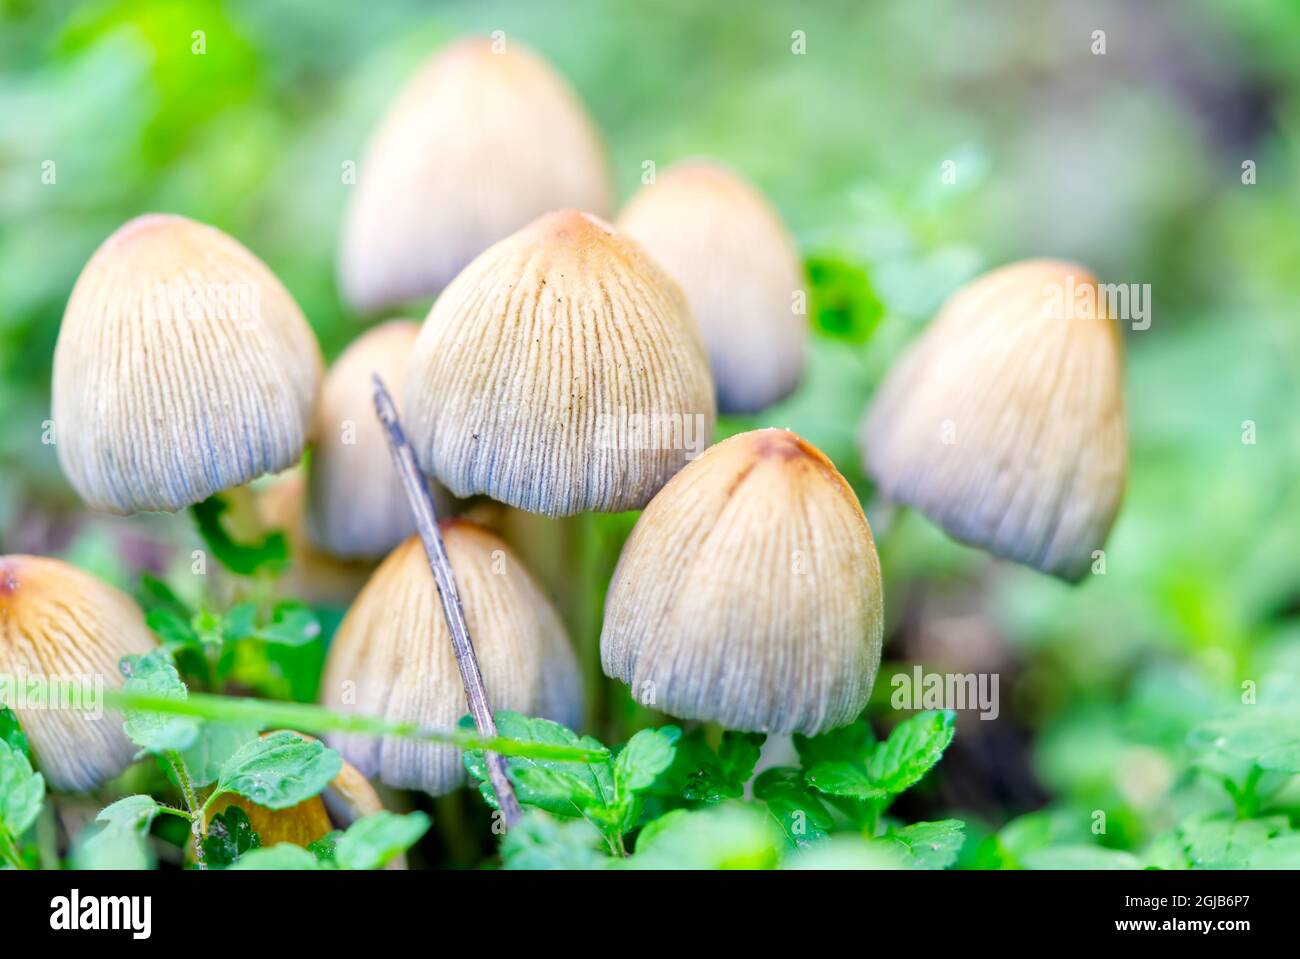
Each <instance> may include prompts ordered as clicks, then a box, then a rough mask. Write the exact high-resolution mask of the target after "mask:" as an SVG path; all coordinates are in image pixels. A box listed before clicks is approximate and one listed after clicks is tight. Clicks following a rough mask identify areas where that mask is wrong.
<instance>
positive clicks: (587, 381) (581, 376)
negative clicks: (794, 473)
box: [405, 210, 714, 516]
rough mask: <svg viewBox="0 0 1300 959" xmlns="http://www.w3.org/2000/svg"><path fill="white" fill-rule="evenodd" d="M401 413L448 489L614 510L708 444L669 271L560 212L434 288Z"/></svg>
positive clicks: (709, 407)
mask: <svg viewBox="0 0 1300 959" xmlns="http://www.w3.org/2000/svg"><path fill="white" fill-rule="evenodd" d="M405 412H406V423H407V435H408V436H409V438H410V440H411V443H412V444H413V445H414V447H415V451H416V456H417V458H418V459H419V461H420V466H421V467H422V468H423V469H425V470H426V471H427V472H429V473H432V474H433V475H434V476H436V477H437V478H438V479H439V480H440V481H441V482H442V483H443V485H445V486H446V487H447V488H448V489H449V490H451V492H452V493H454V494H455V495H456V496H460V497H465V496H469V495H472V494H475V493H485V494H487V495H488V496H491V497H492V498H493V499H496V500H500V501H501V502H503V503H508V504H510V505H511V506H517V507H519V508H520V509H526V510H529V511H530V512H535V513H545V514H547V515H551V516H565V515H569V514H572V513H577V512H582V511H586V510H596V511H605V512H613V511H619V510H627V509H637V508H640V507H641V506H644V505H645V504H646V503H647V502H648V501H649V500H650V497H651V496H653V495H654V494H655V492H656V491H657V490H658V489H659V488H660V487H661V486H662V485H663V484H664V483H665V482H667V480H668V478H669V477H670V476H672V475H673V473H675V472H677V470H678V469H680V468H681V467H682V466H683V465H684V464H685V463H686V461H687V460H688V459H689V458H690V456H691V455H692V454H693V453H696V452H699V451H700V450H701V449H703V447H704V445H706V444H707V443H708V441H709V438H710V437H711V436H712V433H713V421H714V401H713V381H712V378H711V377H710V376H709V368H708V360H707V357H706V355H705V352H704V346H703V343H702V342H701V340H700V335H699V331H698V329H697V328H696V326H695V323H694V322H693V321H692V320H691V316H690V311H689V308H688V307H687V305H686V301H685V299H684V298H683V296H682V293H681V290H680V289H678V287H677V285H676V284H675V283H674V282H673V281H672V280H671V279H669V278H668V276H667V275H666V274H665V273H664V272H663V271H662V270H661V269H660V268H659V267H658V266H656V265H655V264H654V263H653V262H652V261H651V260H650V258H649V257H647V256H646V255H645V254H644V253H643V252H642V251H641V249H640V247H638V246H637V245H636V244H635V243H633V242H631V241H630V240H628V239H627V238H626V237H624V236H622V235H621V234H619V233H618V232H617V231H615V230H614V228H613V227H611V226H610V225H609V224H607V223H605V222H604V221H603V220H599V219H597V218H595V217H592V216H590V215H588V214H585V213H579V212H577V211H576V210H562V211H558V212H555V213H551V214H548V215H546V216H544V217H542V218H541V219H539V220H537V221H536V222H534V223H532V224H530V225H529V226H527V227H525V228H524V229H522V230H520V231H519V232H518V233H516V234H514V235H513V236H511V237H509V238H508V239H505V240H502V241H501V242H500V243H498V244H496V245H495V246H493V247H492V248H491V249H489V250H488V251H487V252H485V253H484V254H483V255H482V256H480V257H478V259H476V260H475V261H474V262H473V263H471V264H470V265H469V267H468V268H467V269H466V270H465V272H463V273H462V274H461V275H460V276H458V277H457V278H456V279H455V281H454V282H453V283H452V284H451V286H449V287H448V288H447V289H446V291H444V292H443V294H442V296H440V297H439V298H438V301H437V302H436V303H435V304H434V306H433V309H432V311H430V313H429V317H428V319H427V320H426V321H425V324H424V328H423V329H422V330H421V331H420V338H419V339H418V340H417V341H416V345H415V353H414V356H413V357H412V366H411V373H410V376H409V378H408V380H407V383H406V402H405Z"/></svg>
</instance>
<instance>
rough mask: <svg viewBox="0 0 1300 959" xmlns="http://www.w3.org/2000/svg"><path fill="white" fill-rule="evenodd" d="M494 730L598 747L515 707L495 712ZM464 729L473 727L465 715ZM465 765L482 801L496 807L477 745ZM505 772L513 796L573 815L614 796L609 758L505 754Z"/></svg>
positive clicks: (543, 740) (519, 736)
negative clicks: (587, 760) (590, 760)
mask: <svg viewBox="0 0 1300 959" xmlns="http://www.w3.org/2000/svg"><path fill="white" fill-rule="evenodd" d="M496 723H497V732H498V733H499V734H500V735H501V736H504V737H507V738H509V739H514V740H519V741H522V742H530V743H545V744H549V745H555V746H574V747H580V748H585V749H604V746H603V745H602V744H601V743H600V742H599V741H597V740H595V739H592V738H591V737H590V736H579V735H578V734H577V733H575V732H573V731H572V730H570V729H566V728H565V727H564V726H561V725H560V724H559V723H553V722H551V721H550V720H547V719H535V718H531V717H528V716H524V715H521V714H520V713H515V712H509V711H502V712H499V713H497V714H496ZM460 725H461V727H462V728H465V729H473V728H474V727H473V721H472V720H470V719H469V718H468V717H465V718H463V719H462V720H461V722H460ZM464 762H465V768H466V769H467V770H468V771H469V774H470V775H471V776H472V777H474V779H475V780H477V781H478V782H479V790H480V792H481V793H482V794H483V798H484V799H485V800H487V802H488V805H490V806H491V807H492V808H493V809H495V808H497V802H496V794H495V793H494V792H493V790H492V784H491V782H489V781H488V775H487V764H486V762H485V760H484V757H483V751H482V750H479V749H467V750H465V753H464ZM507 766H508V769H509V771H510V777H511V779H512V780H513V781H514V783H515V791H516V794H517V795H518V798H519V801H520V802H521V803H524V804H526V805H530V806H536V807H537V808H539V809H544V810H545V811H546V812H549V813H551V814H552V815H554V816H560V817H561V818H565V819H575V818H577V817H579V816H581V815H583V810H584V809H587V808H591V807H595V806H604V805H605V804H606V803H609V802H611V801H612V800H613V799H614V794H615V787H614V771H613V764H612V763H611V762H610V761H609V760H603V761H601V762H599V763H581V762H565V761H558V760H550V759H525V758H521V757H517V756H516V757H511V758H510V759H509V760H508V761H507Z"/></svg>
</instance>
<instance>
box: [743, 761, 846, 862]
mask: <svg viewBox="0 0 1300 959" xmlns="http://www.w3.org/2000/svg"><path fill="white" fill-rule="evenodd" d="M754 798H755V799H758V800H761V801H762V802H763V803H765V804H766V805H767V811H768V812H769V813H770V814H771V816H772V818H773V819H775V820H776V821H777V823H779V824H780V826H781V829H782V831H783V832H784V833H785V835H786V839H787V840H788V841H789V842H790V843H791V844H792V845H795V846H802V845H806V844H807V843H810V842H815V841H816V840H819V839H824V838H825V837H826V835H827V834H828V833H829V832H830V830H831V826H832V825H833V820H832V819H831V815H830V812H829V811H828V810H827V809H826V806H825V805H824V804H823V803H822V801H821V800H820V799H819V798H818V797H817V793H816V792H814V791H813V790H812V789H810V788H808V784H807V783H806V782H805V781H804V774H803V772H802V770H799V769H794V768H791V767H789V766H774V767H773V768H771V769H767V770H764V771H763V772H762V773H761V774H760V775H759V777H758V778H757V779H755V780H754Z"/></svg>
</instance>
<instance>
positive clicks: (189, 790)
mask: <svg viewBox="0 0 1300 959" xmlns="http://www.w3.org/2000/svg"><path fill="white" fill-rule="evenodd" d="M166 756H167V762H169V763H171V767H172V772H174V773H175V774H176V782H177V783H179V784H180V787H181V796H182V797H183V798H184V800H185V808H186V809H188V810H189V811H190V832H192V833H193V834H194V861H195V862H196V863H197V864H198V867H199V868H200V869H207V868H208V863H207V860H205V859H204V858H203V812H202V810H201V809H200V808H199V801H198V797H197V796H195V795H194V784H193V783H191V782H190V771H189V770H188V769H186V768H185V760H184V759H182V758H181V754H180V753H178V752H176V751H174V750H169V751H168V752H167V754H166Z"/></svg>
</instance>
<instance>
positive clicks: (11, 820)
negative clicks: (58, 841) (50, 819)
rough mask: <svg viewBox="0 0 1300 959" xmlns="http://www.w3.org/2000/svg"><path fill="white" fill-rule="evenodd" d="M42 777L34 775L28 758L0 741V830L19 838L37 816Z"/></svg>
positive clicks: (41, 800) (43, 793)
mask: <svg viewBox="0 0 1300 959" xmlns="http://www.w3.org/2000/svg"><path fill="white" fill-rule="evenodd" d="M44 801H45V777H43V776H42V775H41V774H40V773H38V772H35V771H33V769H32V764H31V761H30V760H29V759H28V758H27V755H26V754H25V753H23V752H20V751H19V750H17V749H15V748H14V747H13V746H11V745H9V743H8V742H7V741H0V830H2V831H4V832H6V833H8V834H9V835H10V836H11V837H12V838H14V839H17V838H18V837H20V836H22V834H23V833H25V832H26V831H27V830H28V828H30V826H31V824H32V823H34V822H36V817H37V816H38V815H40V812H41V804H42V803H43V802H44Z"/></svg>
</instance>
